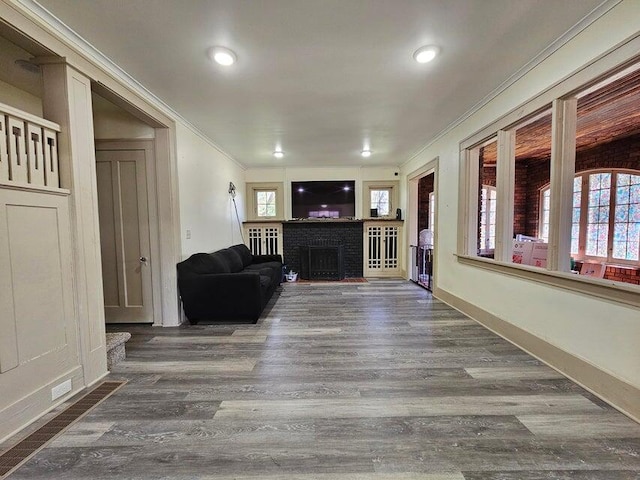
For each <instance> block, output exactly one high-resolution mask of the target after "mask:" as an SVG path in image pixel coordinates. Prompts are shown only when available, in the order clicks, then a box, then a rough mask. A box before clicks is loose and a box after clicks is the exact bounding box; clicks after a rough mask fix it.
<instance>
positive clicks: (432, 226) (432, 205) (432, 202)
mask: <svg viewBox="0 0 640 480" xmlns="http://www.w3.org/2000/svg"><path fill="white" fill-rule="evenodd" d="M429 230H431V232H432V233H433V234H434V235H435V233H436V194H435V192H431V193H430V194H429Z"/></svg>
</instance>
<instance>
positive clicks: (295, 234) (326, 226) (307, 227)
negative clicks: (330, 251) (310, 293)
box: [282, 219, 363, 278]
mask: <svg viewBox="0 0 640 480" xmlns="http://www.w3.org/2000/svg"><path fill="white" fill-rule="evenodd" d="M282 238H283V253H284V262H285V264H286V265H287V267H288V268H289V269H290V270H293V271H295V272H301V270H302V268H303V264H302V262H301V258H300V253H301V250H302V251H307V252H308V248H306V250H305V247H309V246H318V245H333V246H339V249H340V250H341V251H342V261H343V263H344V275H345V277H347V278H357V277H362V276H363V270H362V269H363V243H362V242H363V240H362V239H363V222H362V220H331V219H319V220H292V221H288V222H283V224H282ZM301 247H302V249H301Z"/></svg>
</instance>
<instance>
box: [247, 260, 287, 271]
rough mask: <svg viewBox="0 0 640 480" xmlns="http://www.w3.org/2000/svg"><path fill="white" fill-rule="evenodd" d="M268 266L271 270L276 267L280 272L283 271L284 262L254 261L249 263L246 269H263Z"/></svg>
mask: <svg viewBox="0 0 640 480" xmlns="http://www.w3.org/2000/svg"><path fill="white" fill-rule="evenodd" d="M265 268H268V269H270V270H273V269H276V270H278V271H279V272H280V273H282V264H281V263H280V262H264V263H254V264H253V265H249V266H248V267H246V270H262V269H265Z"/></svg>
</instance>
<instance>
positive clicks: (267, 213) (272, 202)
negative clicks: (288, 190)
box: [255, 190, 276, 218]
mask: <svg viewBox="0 0 640 480" xmlns="http://www.w3.org/2000/svg"><path fill="white" fill-rule="evenodd" d="M255 193H256V209H257V210H256V215H257V216H258V217H259V218H265V217H267V218H268V217H275V216H276V191H275V190H256V192H255Z"/></svg>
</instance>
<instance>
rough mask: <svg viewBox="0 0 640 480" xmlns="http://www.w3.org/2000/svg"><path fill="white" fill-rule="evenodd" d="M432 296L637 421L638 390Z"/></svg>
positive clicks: (458, 303)
mask: <svg viewBox="0 0 640 480" xmlns="http://www.w3.org/2000/svg"><path fill="white" fill-rule="evenodd" d="M433 296H434V297H436V298H437V299H438V300H441V301H443V302H444V303H446V304H447V305H449V306H451V307H453V308H455V309H456V310H458V311H460V312H462V313H464V314H465V315H467V316H468V317H470V318H472V319H473V320H475V321H476V322H478V323H479V324H481V325H482V326H484V327H485V328H487V329H489V330H491V331H492V332H494V333H495V334H497V335H499V336H501V337H502V338H504V339H505V340H507V341H508V342H510V343H512V344H514V345H515V346H517V347H518V348H521V349H522V350H524V351H525V352H527V353H529V354H530V355H532V356H534V357H535V358H537V359H538V360H540V361H542V362H544V363H546V364H547V365H548V366H550V367H551V368H553V369H554V370H556V371H558V372H560V373H561V374H562V375H564V376H565V377H567V378H569V379H570V380H572V381H574V382H575V383H577V384H578V385H580V386H581V387H583V388H584V389H586V390H588V391H589V392H591V393H593V394H594V395H596V396H597V397H599V398H601V399H602V400H604V401H605V402H607V403H608V404H610V405H611V406H613V407H614V408H616V409H617V410H619V411H620V412H622V413H624V414H625V415H627V416H628V417H630V418H631V419H633V420H634V421H636V422H638V423H640V389H639V388H637V387H635V386H633V385H631V384H629V383H627V382H625V381H623V380H621V379H619V378H617V377H615V376H613V375H612V374H610V373H608V372H605V371H604V370H602V369H600V368H598V367H597V366H595V365H593V364H591V363H589V362H587V361H586V360H584V359H582V358H579V357H576V356H575V355H573V354H571V353H568V352H566V351H564V350H562V349H560V348H558V347H556V346H555V345H552V344H550V343H549V342H547V341H545V340H542V339H541V338H539V337H537V336H535V335H533V334H531V333H529V332H527V331H526V330H523V329H521V328H520V327H517V326H515V325H513V324H511V323H509V322H506V321H505V320H502V319H500V318H498V317H496V316H495V315H493V314H491V313H489V312H487V311H485V310H483V309H481V308H480V307H478V306H476V305H473V304H472V303H469V302H467V301H466V300H463V299H461V298H459V297H457V296H456V295H453V294H452V293H449V292H447V291H445V290H442V289H440V288H436V289H435V290H434V292H433Z"/></svg>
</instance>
